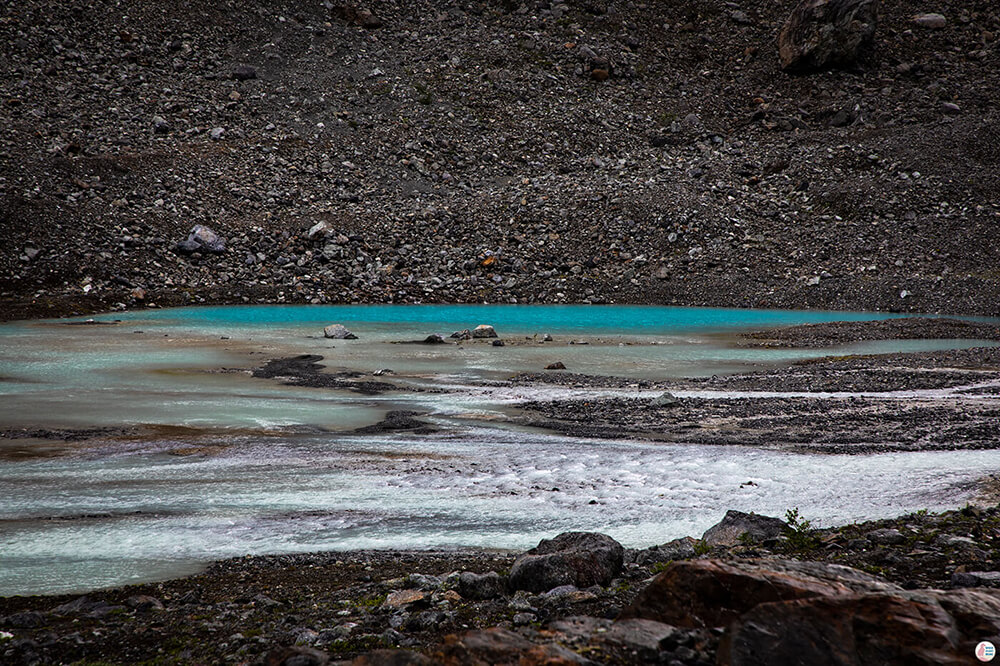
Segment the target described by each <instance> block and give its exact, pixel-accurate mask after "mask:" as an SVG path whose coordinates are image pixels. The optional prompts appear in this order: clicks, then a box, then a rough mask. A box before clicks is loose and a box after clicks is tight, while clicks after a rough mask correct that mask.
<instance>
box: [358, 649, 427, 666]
mask: <svg viewBox="0 0 1000 666" xmlns="http://www.w3.org/2000/svg"><path fill="white" fill-rule="evenodd" d="M433 663H434V662H433V661H431V660H430V659H428V658H427V657H425V656H424V655H422V654H420V653H419V652H410V651H409V650H375V651H374V652H369V653H368V654H363V655H361V656H360V657H358V658H357V659H355V660H354V661H352V662H351V666H431V665H432V664H433Z"/></svg>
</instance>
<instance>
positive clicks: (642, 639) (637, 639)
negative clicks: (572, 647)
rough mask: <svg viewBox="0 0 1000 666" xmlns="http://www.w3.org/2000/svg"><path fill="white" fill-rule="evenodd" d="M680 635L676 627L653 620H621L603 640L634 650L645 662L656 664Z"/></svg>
mask: <svg viewBox="0 0 1000 666" xmlns="http://www.w3.org/2000/svg"><path fill="white" fill-rule="evenodd" d="M678 633H679V630H678V629H677V628H676V627H672V626H670V625H669V624H663V623H662V622H654V621H653V620H641V619H632V620H619V621H618V622H615V623H614V624H612V625H611V626H610V627H609V628H608V630H607V632H606V633H604V635H603V640H604V641H605V642H607V643H612V644H617V645H622V646H624V647H626V648H628V649H630V650H634V651H635V652H636V653H638V655H639V657H640V658H641V659H643V660H644V661H647V662H653V663H656V660H657V657H658V656H659V653H660V651H661V650H663V649H664V646H665V645H666V644H668V643H669V642H670V641H671V639H673V638H674V637H675V636H677V634H678Z"/></svg>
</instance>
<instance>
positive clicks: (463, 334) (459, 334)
mask: <svg viewBox="0 0 1000 666" xmlns="http://www.w3.org/2000/svg"><path fill="white" fill-rule="evenodd" d="M450 337H452V338H455V339H456V340H471V339H472V332H471V331H469V329H465V330H462V331H455V332H454V333H452V334H451V336H450Z"/></svg>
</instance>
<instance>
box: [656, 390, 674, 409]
mask: <svg viewBox="0 0 1000 666" xmlns="http://www.w3.org/2000/svg"><path fill="white" fill-rule="evenodd" d="M679 404H681V401H680V400H678V399H677V397H676V396H674V395H673V394H672V393H670V392H668V391H664V392H663V393H661V394H660V395H658V396H657V397H655V398H653V399H652V400H650V401H649V406H650V407H661V408H662V407H676V406H677V405H679Z"/></svg>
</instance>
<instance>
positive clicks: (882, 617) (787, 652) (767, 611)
mask: <svg viewBox="0 0 1000 666" xmlns="http://www.w3.org/2000/svg"><path fill="white" fill-rule="evenodd" d="M953 594H955V593H952V592H941V591H934V590H927V591H923V592H909V593H879V594H865V595H852V596H846V597H821V598H812V599H799V600H795V601H785V602H779V603H769V604H761V605H759V606H757V607H756V608H754V609H752V610H751V611H749V612H748V613H746V614H744V615H743V616H742V617H741V618H740V619H739V620H738V621H737V622H736V623H734V624H733V625H732V626H731V627H730V629H729V633H728V634H727V636H726V638H725V639H724V640H723V641H722V644H721V645H720V646H719V655H718V663H719V664H723V665H731V666H741V665H743V664H760V663H765V662H766V663H808V664H831V665H832V664H836V665H838V666H839V665H841V664H842V665H844V666H847V665H848V664H852V665H853V664H920V665H924V664H926V665H927V666H930V665H931V664H946V665H951V664H954V665H955V666H957V665H958V664H968V663H971V656H970V655H972V653H973V649H974V646H975V644H976V642H977V641H979V640H981V639H982V637H984V636H993V635H994V634H996V633H997V627H996V622H995V621H994V623H993V626H992V627H984V626H976V627H975V628H976V630H977V631H974V632H969V631H968V629H969V627H968V625H965V623H964V622H963V620H962V619H960V618H963V617H968V616H969V615H975V616H976V617H977V618H978V622H976V623H974V624H977V625H981V622H982V621H983V620H986V619H987V618H989V617H992V618H994V619H996V618H997V617H998V616H997V614H996V613H997V608H996V604H997V603H1000V598H996V597H992V598H984V599H976V600H972V599H967V598H960V599H959V598H956V599H951V598H950V597H951V596H952V595H953ZM980 594H985V593H982V592H981V593H980ZM949 608H951V609H954V610H953V611H952V612H949V610H948V609H949ZM973 609H975V610H973ZM970 611H971V613H970ZM956 616H957V617H956Z"/></svg>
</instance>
